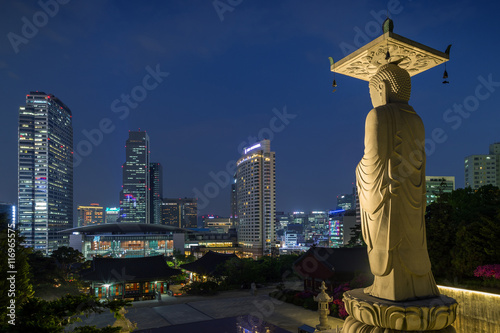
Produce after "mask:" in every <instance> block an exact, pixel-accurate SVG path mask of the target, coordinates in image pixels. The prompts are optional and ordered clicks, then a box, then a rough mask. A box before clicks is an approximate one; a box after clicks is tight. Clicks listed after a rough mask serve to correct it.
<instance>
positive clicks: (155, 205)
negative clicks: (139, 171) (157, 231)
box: [149, 162, 163, 224]
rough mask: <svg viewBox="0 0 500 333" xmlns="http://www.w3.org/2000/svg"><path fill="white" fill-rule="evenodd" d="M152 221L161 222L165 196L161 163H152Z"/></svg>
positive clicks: (150, 201)
mask: <svg viewBox="0 0 500 333" xmlns="http://www.w3.org/2000/svg"><path fill="white" fill-rule="evenodd" d="M149 175H150V181H149V183H150V185H151V190H150V199H149V203H150V208H149V211H150V222H151V223H154V224H161V202H162V198H163V168H162V166H161V164H160V163H157V162H155V163H150V165H149Z"/></svg>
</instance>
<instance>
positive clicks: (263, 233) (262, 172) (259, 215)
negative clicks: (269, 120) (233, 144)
mask: <svg viewBox="0 0 500 333" xmlns="http://www.w3.org/2000/svg"><path fill="white" fill-rule="evenodd" d="M274 158H275V153H274V152H272V151H271V142H270V141H269V140H262V141H260V142H259V143H256V144H254V145H252V146H251V147H248V148H245V149H244V150H243V155H242V156H241V158H240V159H239V160H238V161H237V162H236V165H237V171H236V192H237V193H236V197H237V201H238V212H237V214H238V218H239V224H238V243H239V244H240V246H241V247H243V248H244V251H243V252H244V255H246V256H251V257H253V258H258V257H261V256H264V255H271V254H273V249H275V248H276V224H275V216H276V195H275V164H274Z"/></svg>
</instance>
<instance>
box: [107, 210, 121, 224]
mask: <svg viewBox="0 0 500 333" xmlns="http://www.w3.org/2000/svg"><path fill="white" fill-rule="evenodd" d="M119 218H120V208H118V207H106V210H105V211H104V223H116V222H118V219H119Z"/></svg>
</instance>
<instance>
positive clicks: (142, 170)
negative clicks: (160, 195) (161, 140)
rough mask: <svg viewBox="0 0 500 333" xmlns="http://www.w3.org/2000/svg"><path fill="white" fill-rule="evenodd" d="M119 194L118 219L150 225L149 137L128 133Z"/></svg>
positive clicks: (140, 132)
mask: <svg viewBox="0 0 500 333" xmlns="http://www.w3.org/2000/svg"><path fill="white" fill-rule="evenodd" d="M125 153H126V156H125V163H124V164H123V166H122V168H123V188H122V191H121V193H120V213H121V215H120V218H121V222H125V223H150V203H149V202H150V165H149V137H148V135H147V133H146V132H144V131H129V136H128V140H127V142H126V146H125Z"/></svg>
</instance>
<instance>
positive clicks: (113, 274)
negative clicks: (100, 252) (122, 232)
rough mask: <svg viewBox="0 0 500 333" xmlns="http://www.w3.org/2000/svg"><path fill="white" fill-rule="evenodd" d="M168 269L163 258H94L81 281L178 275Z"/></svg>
mask: <svg viewBox="0 0 500 333" xmlns="http://www.w3.org/2000/svg"><path fill="white" fill-rule="evenodd" d="M180 273H181V271H180V270H179V269H174V268H170V267H169V266H168V265H167V263H166V261H165V257H164V256H161V255H160V256H153V257H143V258H94V259H93V260H92V267H91V268H90V269H88V270H86V271H84V272H82V280H84V281H95V282H101V283H109V282H125V281H141V280H146V281H154V280H164V279H167V278H169V277H171V276H174V275H177V274H180Z"/></svg>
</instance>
